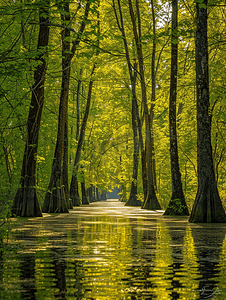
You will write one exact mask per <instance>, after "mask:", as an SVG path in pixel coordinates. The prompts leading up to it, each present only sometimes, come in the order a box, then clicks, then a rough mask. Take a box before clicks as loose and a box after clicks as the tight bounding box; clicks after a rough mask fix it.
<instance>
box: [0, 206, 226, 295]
mask: <svg viewBox="0 0 226 300" xmlns="http://www.w3.org/2000/svg"><path fill="white" fill-rule="evenodd" d="M102 205H104V206H103V207H101V206H102ZM225 232H226V225H219V224H212V225H205V226H200V225H194V224H189V223H188V222H187V218H170V217H163V216H162V214H161V213H155V212H150V211H146V210H140V209H139V208H128V207H124V206H123V203H121V202H112V203H111V202H109V201H107V203H104V204H103V203H99V204H98V203H92V204H90V206H89V207H79V208H76V211H75V210H74V211H72V212H71V213H70V214H67V215H63V214H60V215H51V216H48V215H46V217H44V218H37V219H31V220H27V221H26V222H25V225H24V226H23V227H19V228H17V231H15V232H14V233H13V234H12V237H11V238H10V245H8V246H10V248H11V249H14V251H5V252H4V253H3V254H2V255H1V257H0V264H1V266H2V270H0V279H1V281H0V299H40V300H43V299H50V300H51V299H85V300H86V299H87V300H88V299H89V300H90V299H95V300H102V299H112V300H113V299H119V300H121V299H122V300H123V299H141V300H143V299H159V300H162V299H167V300H168V299H186V300H187V299H226V279H225V278H226V276H225V275H226V239H225ZM21 246H22V247H21ZM15 249H16V251H15Z"/></svg>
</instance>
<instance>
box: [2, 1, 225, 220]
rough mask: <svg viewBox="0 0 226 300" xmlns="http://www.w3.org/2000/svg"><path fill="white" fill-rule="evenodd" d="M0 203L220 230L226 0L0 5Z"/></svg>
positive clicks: (12, 209)
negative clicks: (106, 196)
mask: <svg viewBox="0 0 226 300" xmlns="http://www.w3.org/2000/svg"><path fill="white" fill-rule="evenodd" d="M0 18H1V25H0V38H1V45H0V178H1V179H0V180H1V189H0V205H1V209H0V211H1V219H4V217H6V216H7V214H8V215H9V214H13V215H16V216H22V217H24V216H27V217H28V216H42V212H49V213H55V212H62V213H67V212H68V211H69V210H70V209H71V208H73V206H78V205H81V204H87V205H88V204H89V203H90V202H91V201H96V200H98V198H99V197H100V195H101V193H102V192H104V191H107V190H110V189H112V188H114V187H121V197H120V198H121V200H122V201H124V202H125V205H131V206H134V205H138V206H139V205H140V206H141V207H142V208H146V209H153V210H165V214H168V215H172V214H174V215H189V212H190V213H191V216H190V221H191V222H225V221H226V218H225V212H224V206H225V205H226V182H225V178H226V136H225V130H226V72H225V65H226V55H225V51H226V1H225V0H209V1H207V0H195V1H193V0H188V1H187V0H186V1H185V0H172V1H165V0H161V1H160V0H145V1H143V0H107V1H101V0H81V1H69V0H56V1H51V0H22V1H18V0H13V1H12V0H4V1H3V0H0Z"/></svg>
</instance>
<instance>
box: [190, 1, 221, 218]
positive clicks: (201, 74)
mask: <svg viewBox="0 0 226 300" xmlns="http://www.w3.org/2000/svg"><path fill="white" fill-rule="evenodd" d="M203 4H204V5H206V6H207V0H204V1H203V3H202V5H203ZM196 6H197V31H196V89H197V154H198V165H199V172H198V176H199V186H198V191H197V194H196V198H195V202H194V205H193V208H192V212H191V216H190V219H189V221H190V222H194V223H216V222H218V223H220V222H226V216H225V211H224V209H223V206H222V203H221V199H220V197H219V193H218V189H217V183H216V180H215V174H214V166H213V158H212V146H211V127H210V116H209V70H208V42H207V8H203V7H200V6H199V4H198V3H197V4H196Z"/></svg>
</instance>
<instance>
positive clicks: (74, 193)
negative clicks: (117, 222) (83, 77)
mask: <svg viewBox="0 0 226 300" xmlns="http://www.w3.org/2000/svg"><path fill="white" fill-rule="evenodd" d="M94 71H95V65H94V66H93V69H92V73H91V77H92V75H93V73H94ZM92 88H93V80H92V79H91V80H90V82H89V90H88V96H87V101H86V109H85V113H84V116H83V119H82V125H81V130H80V134H79V139H78V146H77V150H76V154H75V160H74V168H73V173H72V177H71V185H70V198H71V199H72V204H73V206H79V204H80V199H79V196H78V179H77V173H78V163H79V161H80V157H81V153H82V145H83V141H84V137H85V130H86V125H87V121H88V117H89V110H90V104H91V95H92Z"/></svg>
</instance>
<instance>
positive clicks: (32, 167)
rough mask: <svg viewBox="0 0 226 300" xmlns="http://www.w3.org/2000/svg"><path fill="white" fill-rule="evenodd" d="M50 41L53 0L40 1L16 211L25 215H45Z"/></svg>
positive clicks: (15, 212)
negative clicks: (40, 163)
mask: <svg viewBox="0 0 226 300" xmlns="http://www.w3.org/2000/svg"><path fill="white" fill-rule="evenodd" d="M48 42H49V0H48V1H46V2H44V1H43V2H41V3H40V8H39V36H38V44H37V56H36V57H35V60H36V61H37V63H38V65H37V67H36V69H35V71H34V85H33V87H32V96H31V103H30V108H29V114H28V120H27V139H26V145H25V150H24V156H23V163H22V171H21V180H20V188H19V189H18V190H17V193H16V195H15V198H14V201H13V205H12V214H13V215H17V216H21V217H40V216H42V212H41V208H40V205H39V201H38V197H37V193H36V188H35V185H36V182H35V175H36V162H37V157H36V156H37V151H38V137H39V129H40V123H41V116H42V108H43V103H44V82H45V74H46V68H47V64H46V53H47V46H48Z"/></svg>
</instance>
